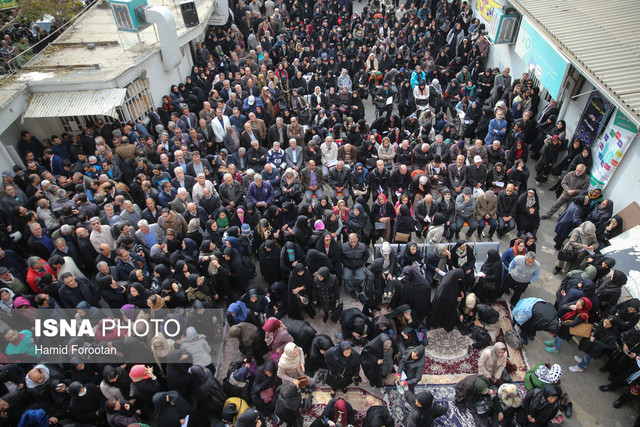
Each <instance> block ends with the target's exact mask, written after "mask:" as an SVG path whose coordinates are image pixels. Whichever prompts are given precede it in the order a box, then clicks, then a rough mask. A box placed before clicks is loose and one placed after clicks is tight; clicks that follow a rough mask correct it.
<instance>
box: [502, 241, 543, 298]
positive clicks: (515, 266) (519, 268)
mask: <svg viewBox="0 0 640 427" xmlns="http://www.w3.org/2000/svg"><path fill="white" fill-rule="evenodd" d="M539 276H540V263H539V262H538V261H536V253H535V252H533V251H530V252H527V253H526V254H525V255H518V256H516V257H515V258H513V260H512V261H511V263H510V264H509V274H508V275H507V277H505V279H504V282H503V284H502V293H505V292H506V291H507V290H509V289H513V295H512V296H511V300H510V301H509V304H511V307H515V306H516V304H517V303H518V301H520V296H522V294H523V293H524V291H526V290H527V287H528V286H529V284H530V283H533V282H535V281H536V279H537V278H538V277H539Z"/></svg>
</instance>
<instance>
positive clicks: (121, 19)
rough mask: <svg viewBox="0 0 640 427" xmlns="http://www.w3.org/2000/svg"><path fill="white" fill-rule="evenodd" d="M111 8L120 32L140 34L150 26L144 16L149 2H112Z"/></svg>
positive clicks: (134, 0) (129, 0) (113, 0)
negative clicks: (139, 32)
mask: <svg viewBox="0 0 640 427" xmlns="http://www.w3.org/2000/svg"><path fill="white" fill-rule="evenodd" d="M109 6H110V7H111V12H113V17H114V19H115V20H116V25H117V26H118V30H120V31H132V32H138V31H141V30H143V29H145V28H146V27H148V26H149V25H150V24H149V23H148V22H147V20H146V18H145V15H144V9H145V8H146V7H147V0H110V1H109Z"/></svg>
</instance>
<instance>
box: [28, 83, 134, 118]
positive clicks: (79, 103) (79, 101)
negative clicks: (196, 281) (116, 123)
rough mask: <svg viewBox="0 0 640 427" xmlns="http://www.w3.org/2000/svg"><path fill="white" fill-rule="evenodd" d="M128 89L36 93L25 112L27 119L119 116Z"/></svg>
mask: <svg viewBox="0 0 640 427" xmlns="http://www.w3.org/2000/svg"><path fill="white" fill-rule="evenodd" d="M126 94H127V90H126V89H120V88H115V89H101V90H79V91H76V92H44V93H43V92H41V93H35V94H33V96H32V97H31V99H30V100H29V106H28V107H27V111H25V113H24V118H25V119H40V118H46V117H69V116H94V115H95V116H109V117H115V118H118V113H117V112H116V108H117V107H120V106H122V105H123V103H124V98H125V96H126Z"/></svg>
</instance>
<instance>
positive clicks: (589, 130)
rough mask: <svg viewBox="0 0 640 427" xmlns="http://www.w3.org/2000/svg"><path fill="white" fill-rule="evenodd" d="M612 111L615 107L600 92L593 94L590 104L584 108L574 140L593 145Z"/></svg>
mask: <svg viewBox="0 0 640 427" xmlns="http://www.w3.org/2000/svg"><path fill="white" fill-rule="evenodd" d="M612 111H613V105H612V104H611V103H610V102H609V101H607V100H606V99H605V98H604V97H603V96H602V95H600V93H599V92H591V96H590V97H589V102H588V103H587V106H586V107H584V111H583V112H582V116H580V120H579V121H578V125H577V126H576V132H575V133H574V134H573V139H580V140H582V141H583V142H584V143H585V144H587V145H593V142H594V141H595V140H596V139H597V138H598V135H600V132H601V131H602V127H603V126H604V124H605V123H606V122H607V118H608V117H609V115H610V114H611V112H612Z"/></svg>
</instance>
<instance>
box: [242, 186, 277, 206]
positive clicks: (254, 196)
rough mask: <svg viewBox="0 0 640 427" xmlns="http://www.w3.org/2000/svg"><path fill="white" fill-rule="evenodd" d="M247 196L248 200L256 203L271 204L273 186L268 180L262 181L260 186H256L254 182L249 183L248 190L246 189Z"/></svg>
mask: <svg viewBox="0 0 640 427" xmlns="http://www.w3.org/2000/svg"><path fill="white" fill-rule="evenodd" d="M247 197H248V198H249V200H250V201H251V202H252V203H253V204H256V203H258V202H267V204H269V205H272V204H273V201H274V200H273V187H272V186H271V184H270V183H269V181H264V180H263V181H262V187H258V186H257V185H256V183H255V182H252V183H251V184H249V190H248V191H247Z"/></svg>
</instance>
